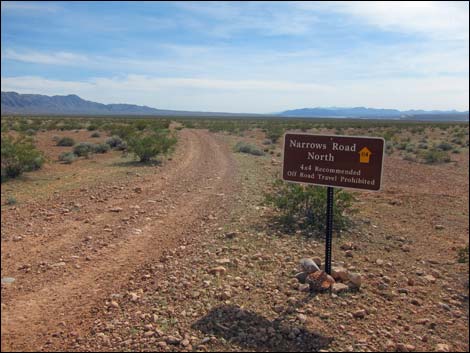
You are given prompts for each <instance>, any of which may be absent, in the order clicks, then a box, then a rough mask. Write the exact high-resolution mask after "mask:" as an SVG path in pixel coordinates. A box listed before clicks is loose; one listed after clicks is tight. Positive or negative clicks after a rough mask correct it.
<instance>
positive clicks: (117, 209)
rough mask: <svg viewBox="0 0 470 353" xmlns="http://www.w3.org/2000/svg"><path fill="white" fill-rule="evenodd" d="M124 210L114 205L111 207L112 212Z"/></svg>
mask: <svg viewBox="0 0 470 353" xmlns="http://www.w3.org/2000/svg"><path fill="white" fill-rule="evenodd" d="M122 210H123V208H122V207H113V208H110V209H109V211H110V212H121V211H122Z"/></svg>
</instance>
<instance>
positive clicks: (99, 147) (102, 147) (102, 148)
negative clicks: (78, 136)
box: [93, 143, 110, 153]
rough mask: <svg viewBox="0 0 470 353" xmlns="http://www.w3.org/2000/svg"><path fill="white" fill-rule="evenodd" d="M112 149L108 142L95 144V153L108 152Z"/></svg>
mask: <svg viewBox="0 0 470 353" xmlns="http://www.w3.org/2000/svg"><path fill="white" fill-rule="evenodd" d="M109 150H110V147H109V145H108V144H107V143H99V144H95V145H93V153H106V152H108V151H109Z"/></svg>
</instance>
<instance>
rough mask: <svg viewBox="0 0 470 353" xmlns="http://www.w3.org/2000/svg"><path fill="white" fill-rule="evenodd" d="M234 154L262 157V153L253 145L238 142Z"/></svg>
mask: <svg viewBox="0 0 470 353" xmlns="http://www.w3.org/2000/svg"><path fill="white" fill-rule="evenodd" d="M235 152H241V153H248V154H252V155H254V156H263V155H264V152H263V151H262V150H260V149H259V148H258V147H256V146H254V145H250V144H249V143H246V142H243V141H240V142H237V144H236V145H235Z"/></svg>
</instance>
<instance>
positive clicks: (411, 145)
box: [405, 143, 415, 153]
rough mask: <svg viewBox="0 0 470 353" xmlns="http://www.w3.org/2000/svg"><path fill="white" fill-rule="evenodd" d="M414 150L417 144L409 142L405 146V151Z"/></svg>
mask: <svg viewBox="0 0 470 353" xmlns="http://www.w3.org/2000/svg"><path fill="white" fill-rule="evenodd" d="M414 150H415V146H414V145H413V144H412V143H408V144H407V145H406V147H405V151H406V152H408V153H410V152H414Z"/></svg>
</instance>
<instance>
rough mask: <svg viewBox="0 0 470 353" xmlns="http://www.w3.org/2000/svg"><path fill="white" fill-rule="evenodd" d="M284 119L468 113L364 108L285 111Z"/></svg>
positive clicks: (392, 116)
mask: <svg viewBox="0 0 470 353" xmlns="http://www.w3.org/2000/svg"><path fill="white" fill-rule="evenodd" d="M280 115H282V116H286V117H336V118H406V117H413V116H418V115H426V116H431V115H443V116H449V115H462V116H467V118H468V111H466V112H458V111H456V110H449V111H441V110H397V109H375V108H365V107H355V108H337V107H332V108H303V109H293V110H286V111H284V112H282V113H280Z"/></svg>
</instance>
